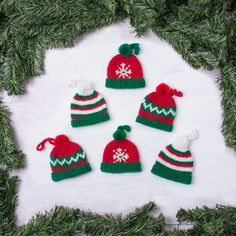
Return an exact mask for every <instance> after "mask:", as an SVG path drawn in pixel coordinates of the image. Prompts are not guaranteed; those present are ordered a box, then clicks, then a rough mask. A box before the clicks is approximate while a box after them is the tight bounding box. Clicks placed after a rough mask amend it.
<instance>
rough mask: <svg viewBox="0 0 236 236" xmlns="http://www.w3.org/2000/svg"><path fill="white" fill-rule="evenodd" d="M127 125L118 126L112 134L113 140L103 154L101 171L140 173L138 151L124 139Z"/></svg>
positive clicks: (128, 128)
mask: <svg viewBox="0 0 236 236" xmlns="http://www.w3.org/2000/svg"><path fill="white" fill-rule="evenodd" d="M130 130H131V128H130V126H129V125H123V126H119V127H118V128H117V130H116V132H115V133H114V134H113V138H114V140H112V141H111V142H110V143H108V144H107V146H106V147H105V149H104V152H103V161H102V163H101V171H103V172H107V173H112V174H114V173H116V174H117V173H126V172H140V171H141V163H140V161H139V153H138V149H137V147H136V146H135V144H133V143H132V142H131V141H129V140H128V139H126V132H125V131H128V132H129V131H130Z"/></svg>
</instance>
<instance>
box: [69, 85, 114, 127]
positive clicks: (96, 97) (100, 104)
mask: <svg viewBox="0 0 236 236" xmlns="http://www.w3.org/2000/svg"><path fill="white" fill-rule="evenodd" d="M70 108H71V125H72V127H79V126H86V125H93V124H96V123H100V122H103V121H107V120H109V119H110V116H109V114H108V110H107V105H106V101H105V100H104V98H103V97H102V96H101V95H100V94H99V93H98V92H97V91H95V90H93V89H91V88H90V87H89V86H88V85H87V87H86V86H85V87H82V88H80V91H79V92H78V93H76V94H75V96H74V97H73V101H72V103H71V105H70Z"/></svg>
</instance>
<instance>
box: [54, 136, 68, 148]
mask: <svg viewBox="0 0 236 236" xmlns="http://www.w3.org/2000/svg"><path fill="white" fill-rule="evenodd" d="M68 142H70V140H69V138H68V137H67V136H66V135H64V134H60V135H58V136H57V137H56V138H55V145H56V146H58V145H59V146H60V145H64V144H66V143H68Z"/></svg>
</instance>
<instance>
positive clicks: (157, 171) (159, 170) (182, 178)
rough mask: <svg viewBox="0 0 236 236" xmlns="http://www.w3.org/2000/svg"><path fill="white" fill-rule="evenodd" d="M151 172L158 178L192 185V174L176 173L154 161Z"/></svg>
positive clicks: (186, 172) (185, 172)
mask: <svg viewBox="0 0 236 236" xmlns="http://www.w3.org/2000/svg"><path fill="white" fill-rule="evenodd" d="M151 172H152V173H153V174H154V175H158V176H159V177H162V178H165V179H168V180H172V181H175V182H179V183H182V184H191V183H192V172H188V171H177V170H173V169H170V168H168V167H166V166H164V165H163V164H161V163H160V162H158V161H156V163H155V164H154V166H153V167H152V170H151Z"/></svg>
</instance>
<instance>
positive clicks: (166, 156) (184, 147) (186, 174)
mask: <svg viewBox="0 0 236 236" xmlns="http://www.w3.org/2000/svg"><path fill="white" fill-rule="evenodd" d="M197 136H198V133H197V131H195V130H194V131H192V133H190V134H189V135H186V136H180V137H178V138H177V139H176V140H175V142H174V143H173V145H172V144H170V145H168V146H166V147H165V149H164V150H162V151H161V152H160V153H159V154H158V157H157V160H156V163H155V164H154V166H153V167H152V170H151V172H152V173H153V174H155V175H158V176H160V177H162V178H165V179H169V180H172V181H175V182H180V183H183V184H191V182H192V171H193V159H192V154H191V152H190V150H189V143H190V141H191V140H193V139H195V138H197Z"/></svg>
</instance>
